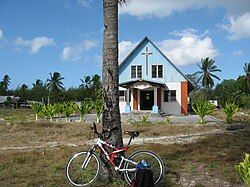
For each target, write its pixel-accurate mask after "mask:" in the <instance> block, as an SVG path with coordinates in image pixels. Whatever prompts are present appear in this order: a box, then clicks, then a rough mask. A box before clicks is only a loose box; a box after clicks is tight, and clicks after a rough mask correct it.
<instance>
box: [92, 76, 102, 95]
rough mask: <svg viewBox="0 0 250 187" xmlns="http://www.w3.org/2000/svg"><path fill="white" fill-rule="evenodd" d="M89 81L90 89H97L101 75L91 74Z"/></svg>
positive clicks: (99, 86) (100, 84) (99, 85)
mask: <svg viewBox="0 0 250 187" xmlns="http://www.w3.org/2000/svg"><path fill="white" fill-rule="evenodd" d="M91 82H92V89H93V90H95V91H96V90H99V89H100V88H101V86H102V83H101V77H100V76H99V75H97V74H95V75H92V78H91Z"/></svg>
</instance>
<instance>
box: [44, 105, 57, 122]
mask: <svg viewBox="0 0 250 187" xmlns="http://www.w3.org/2000/svg"><path fill="white" fill-rule="evenodd" d="M42 113H43V115H45V116H46V117H48V118H49V119H50V121H51V122H52V119H53V117H54V115H55V114H56V113H57V107H56V105H55V104H54V105H53V104H49V105H47V106H43V108H42Z"/></svg>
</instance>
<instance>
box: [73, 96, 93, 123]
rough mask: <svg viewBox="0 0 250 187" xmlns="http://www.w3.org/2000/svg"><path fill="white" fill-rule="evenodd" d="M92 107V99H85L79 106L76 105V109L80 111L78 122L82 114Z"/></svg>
mask: <svg viewBox="0 0 250 187" xmlns="http://www.w3.org/2000/svg"><path fill="white" fill-rule="evenodd" d="M92 107H93V103H92V101H90V100H89V99H85V100H83V101H82V102H81V105H80V106H77V109H78V111H79V113H80V122H82V119H83V116H84V115H85V114H87V113H89V112H90V110H91V109H92Z"/></svg>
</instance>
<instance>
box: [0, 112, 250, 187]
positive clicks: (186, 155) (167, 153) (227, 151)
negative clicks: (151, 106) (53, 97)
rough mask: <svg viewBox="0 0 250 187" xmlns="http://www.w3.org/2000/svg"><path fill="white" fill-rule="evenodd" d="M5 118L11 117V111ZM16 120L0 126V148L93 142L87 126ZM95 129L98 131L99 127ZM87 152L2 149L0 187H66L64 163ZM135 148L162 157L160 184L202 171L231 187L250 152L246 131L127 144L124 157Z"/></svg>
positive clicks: (197, 128)
mask: <svg viewBox="0 0 250 187" xmlns="http://www.w3.org/2000/svg"><path fill="white" fill-rule="evenodd" d="M1 112H2V111H1ZM22 112H23V113H22ZM24 114H25V115H27V116H31V115H32V114H30V111H25V110H22V111H20V112H19V113H18V115H17V114H15V115H17V116H19V115H20V118H22V115H24ZM1 115H3V114H1ZM5 115H7V114H5ZM8 115H9V116H13V114H12V113H11V111H9V113H8ZM2 117H3V116H1V117H0V118H2ZM31 117H32V116H31ZM17 121H20V120H12V121H11V123H6V122H2V124H1V123H0V137H1V138H0V148H2V147H8V146H30V145H41V144H42V145H43V144H45V143H47V142H68V143H76V144H77V143H83V141H84V140H87V139H89V138H92V136H91V135H90V134H91V133H90V128H89V126H88V125H86V124H80V123H48V122H39V123H35V122H17ZM98 127H99V129H101V127H100V125H99V126H98ZM225 127H226V126H225V125H212V124H206V125H196V124H194V125H192V124H190V125H172V124H168V125H166V124H165V125H164V124H157V125H154V124H151V125H147V126H141V125H139V126H136V125H123V131H125V130H139V131H140V132H141V134H140V136H169V135H177V134H188V133H200V132H207V131H210V130H213V129H218V128H222V129H225ZM86 148H87V147H86V146H79V147H66V146H61V147H57V148H42V149H33V150H31V149H29V150H25V151H1V153H0V186H3V187H5V186H68V184H67V181H66V178H65V174H64V170H65V165H66V163H67V160H68V158H69V157H70V156H71V155H72V154H73V153H75V152H78V151H81V150H85V149H86ZM138 149H148V150H153V151H155V152H157V154H159V155H160V156H161V158H162V159H163V161H164V164H165V166H166V168H167V173H166V176H165V178H164V181H163V183H162V186H180V181H178V177H179V176H182V175H184V174H188V176H193V177H194V178H198V176H200V175H202V173H209V176H212V177H215V178H217V179H219V180H221V181H227V182H230V183H231V184H232V185H234V184H238V183H239V182H240V178H239V176H238V175H237V173H236V172H235V170H234V165H235V164H237V163H238V162H239V161H240V160H241V157H242V155H243V153H244V152H248V153H249V152H250V131H249V130H248V131H238V132H234V133H226V134H224V135H222V134H220V135H207V136H205V137H204V138H203V139H200V140H199V141H197V142H195V143H192V144H185V145H183V144H170V145H157V144H145V145H141V146H132V147H131V150H129V152H128V154H130V153H131V152H132V151H134V150H138ZM187 180H188V179H187ZM208 180H209V179H203V180H198V179H197V181H196V184H197V186H199V185H200V186H206V185H207V184H208ZM96 186H110V187H116V186H120V187H125V186H127V185H126V183H124V182H123V181H121V180H115V181H114V183H113V184H110V183H107V184H104V183H99V184H96ZM210 186H212V185H210Z"/></svg>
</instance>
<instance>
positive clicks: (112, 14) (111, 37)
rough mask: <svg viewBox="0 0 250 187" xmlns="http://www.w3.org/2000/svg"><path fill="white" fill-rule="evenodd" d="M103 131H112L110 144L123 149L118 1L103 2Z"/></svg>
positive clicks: (104, 0)
mask: <svg viewBox="0 0 250 187" xmlns="http://www.w3.org/2000/svg"><path fill="white" fill-rule="evenodd" d="M103 16H104V35H103V69H102V77H103V101H104V106H103V116H102V121H103V129H104V130H105V129H112V128H114V127H117V130H115V131H113V133H112V134H111V136H110V138H109V142H110V143H112V144H114V145H115V146H119V147H122V146H123V141H122V130H121V116H120V110H119V88H118V84H119V77H118V1H117V0H103Z"/></svg>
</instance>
